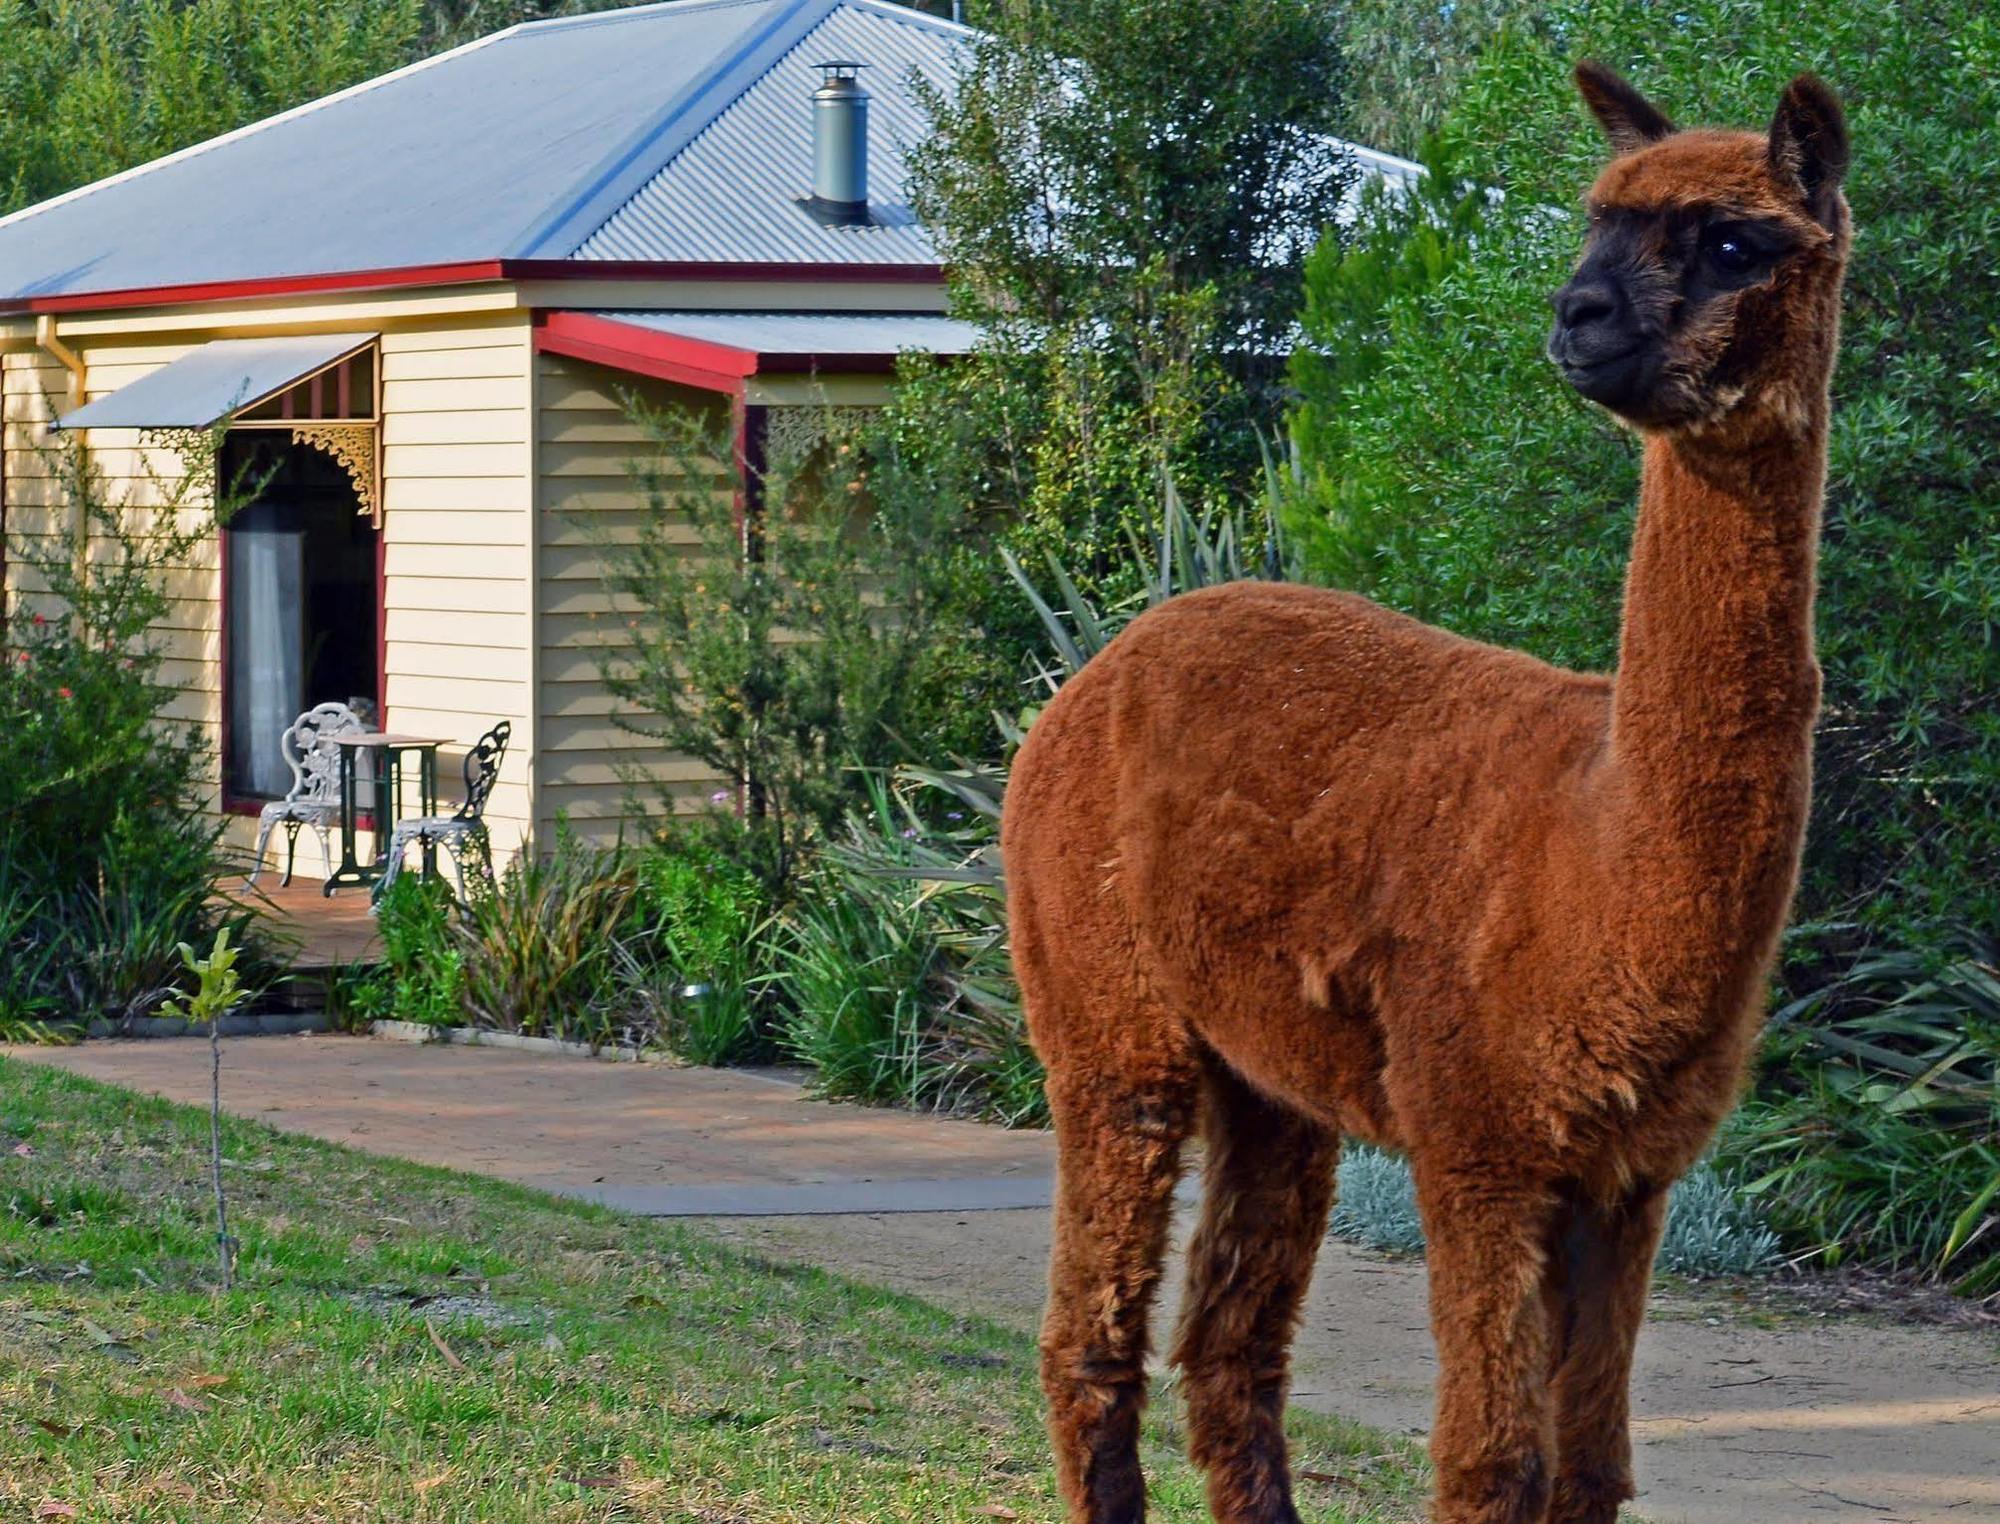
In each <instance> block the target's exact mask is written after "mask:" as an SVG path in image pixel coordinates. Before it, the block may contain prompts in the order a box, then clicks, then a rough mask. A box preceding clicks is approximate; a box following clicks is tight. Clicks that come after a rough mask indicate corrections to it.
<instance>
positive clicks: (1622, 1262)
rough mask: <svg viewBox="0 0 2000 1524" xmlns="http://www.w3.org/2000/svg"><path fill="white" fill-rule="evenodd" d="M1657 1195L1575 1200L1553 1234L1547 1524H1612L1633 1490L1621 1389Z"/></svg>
mask: <svg viewBox="0 0 2000 1524" xmlns="http://www.w3.org/2000/svg"><path fill="white" fill-rule="evenodd" d="M1666 1203H1667V1193H1666V1192H1665V1191H1664V1190H1662V1189H1660V1188H1658V1187H1656V1186H1646V1187H1642V1188H1641V1189H1638V1190H1635V1191H1633V1192H1632V1193H1631V1194H1630V1195H1628V1196H1626V1197H1624V1198H1623V1199H1621V1200H1618V1201H1614V1202H1610V1203H1608V1204H1607V1203H1599V1202H1591V1201H1585V1200H1578V1201H1575V1202H1573V1203H1571V1204H1570V1205H1569V1208H1568V1210H1567V1211H1566V1212H1565V1213H1564V1215H1563V1219H1562V1221H1561V1223H1560V1224H1559V1226H1558V1229H1557V1231H1556V1233H1555V1234H1554V1235H1553V1242H1552V1252H1551V1254H1550V1258H1549V1267H1548V1272H1547V1282H1548V1284H1547V1287H1546V1294H1545V1300H1546V1302H1547V1304H1548V1305H1549V1307H1550V1311H1551V1316H1552V1319H1553V1321H1554V1325H1555V1347H1554V1349H1553V1350H1552V1352H1551V1358H1552V1367H1551V1368H1552V1371H1553V1375H1552V1376H1551V1378H1550V1386H1551V1402H1552V1404H1553V1406H1554V1409H1555V1425H1556V1479H1555V1502H1554V1504H1553V1506H1552V1507H1551V1508H1550V1509H1549V1521H1550V1524H1612V1521H1613V1520H1615V1519H1616V1518H1617V1517H1618V1505H1619V1504H1620V1503H1622V1502H1624V1501H1625V1500H1626V1499H1627V1498H1630V1497H1631V1496H1632V1495H1633V1490H1634V1489H1633V1485H1632V1436H1631V1426H1630V1411H1629V1399H1628V1392H1629V1389H1630V1386H1631V1381H1632V1347H1633V1345H1634V1344H1635V1343H1636V1342H1637V1340H1638V1337H1639V1325H1640V1323H1641V1322H1642V1321H1643V1320H1644V1318H1645V1315H1646V1290H1647V1287H1648V1285H1649V1284H1650V1283H1651V1280H1652V1270H1653V1255H1654V1254H1655V1252H1657V1250H1658V1249H1659V1244H1660V1231H1661V1229H1662V1227H1663V1226H1664V1224H1665V1222H1666Z"/></svg>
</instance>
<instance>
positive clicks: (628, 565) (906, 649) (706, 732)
mask: <svg viewBox="0 0 2000 1524" xmlns="http://www.w3.org/2000/svg"><path fill="white" fill-rule="evenodd" d="M641 416H642V417H643V418H644V420H645V422H646V423H647V425H648V428H649V431H650V433H651V435H652V437H653V440H654V442H655V445H656V450H655V453H654V455H653V457H652V458H651V459H649V460H647V461H645V462H643V463H642V464H641V465H640V467H639V480H640V485H641V487H642V488H643V491H644V496H645V508H644V510H643V512H642V515H641V522H640V524H639V526H638V529H637V532H636V534H635V535H633V536H632V537H631V538H630V539H628V540H624V541H616V542H610V543H607V544H606V546H605V557H606V574H605V582H606V585H607V586H608V587H609V588H610V589H611V591H612V592H613V593H614V594H615V595H616V597H617V598H618V600H619V602H620V606H621V607H622V608H624V609H625V610H627V611H628V613H627V618H626V630H625V643H624V644H622V645H620V646H608V647H607V648H606V651H605V655H604V658H603V662H602V672H603V675H604V679H605V683H606V685H607V686H608V687H609V688H610V690H611V692H612V694H613V695H614V697H616V698H618V699H619V700H621V701H622V703H623V707H622V708H621V709H620V710H618V711H617V712H616V713H615V714H614V716H613V718H614V720H615V721H616V723H617V724H619V725H620V726H621V727H623V728H624V729H626V730H629V731H631V732H632V733H634V734H635V735H640V736H644V737H646V738H647V739H649V740H652V741H655V742H657V743H658V744H659V745H661V746H662V747H665V748H667V749H669V750H671V751H676V752H680V753H683V754H685V755H687V756H689V757H693V758H695V759H696V760H698V761H701V762H704V763H706V764H707V765H708V766H709V767H711V768H712V769H714V770H715V772H716V773H717V774H718V775H720V777H722V778H723V779H726V780H729V781H728V782H727V783H726V784H725V785H724V787H723V788H722V789H721V790H719V791H718V794H717V795H716V797H715V798H714V799H712V801H711V803H713V804H714V805H716V806H718V811H717V813H718V814H719V815H721V816H722V817H724V818H740V821H741V824H742V826H743V828H744V829H743V832H742V834H741V835H739V836H735V837H732V838H731V841H732V846H733V847H734V849H736V850H737V851H738V852H739V853H740V855H741V856H742V857H743V859H744V860H745V861H746V862H747V863H748V865H749V866H751V867H752V868H753V869H754V870H755V871H756V872H757V874H758V875H759V877H760V879H761V880H762V881H763V887H764V890H765V893H766V896H767V899H768V901H769V902H770V903H772V904H774V905H783V904H785V903H786V901H787V899H788V897H789V894H790V891H791V886H792V880H793V875H794V873H795V871H796V869H797V867H798V865H799V861H800V854H801V852H802V850H803V849H804V848H805V847H806V846H807V845H808V844H810V843H811V842H813V841H814V840H816V839H820V838H823V837H824V836H825V834H826V833H827V832H829V831H831V830H833V829H835V828H836V827H838V826H839V824H840V822H841V820H842V817H843V816H844V814H845V813H846V810H847V809H848V807H849V805H850V804H851V803H852V802H853V801H854V800H855V798H856V797H857V796H858V792H859V789H860V780H859V777H858V775H857V773H856V771H855V770H856V769H857V768H871V767H873V768H880V767H885V766H887V765H889V764H890V763H892V762H896V761H900V760H903V759H904V758H905V757H906V756H907V745H908V742H907V739H906V738H907V735H908V734H909V733H910V732H911V731H912V730H913V729H914V727H913V726H912V724H911V723H910V722H911V721H912V719H913V718H917V717H920V716H921V715H922V714H923V713H924V712H925V706H926V704H927V702H928V700H927V698H926V686H927V680H928V678H929V676H930V675H931V674H933V673H934V672H935V668H934V667H933V665H932V661H931V652H932V645H933V636H934V633H935V632H936V631H937V628H938V625H939V623H940V618H939V611H940V607H941V599H940V595H939V592H938V589H939V588H940V587H944V586H947V585H948V583H949V579H948V578H947V577H945V576H943V575H941V574H940V573H939V572H938V571H937V569H936V567H935V566H934V565H933V564H932V549H931V547H933V546H940V545H942V546H946V547H948V546H949V545H950V543H951V535H950V532H949V530H950V526H949V524H948V523H945V524H936V523H933V522H932V519H931V515H932V513H933V511H934V510H933V504H932V503H931V501H930V499H929V498H928V497H926V496H925V495H923V494H921V493H916V494H907V495H906V494H903V493H901V492H899V491H898V490H897V479H896V478H895V476H894V473H893V471H891V470H888V469H884V468H881V467H879V466H871V467H870V468H869V472H868V475H867V476H866V477H864V475H863V474H862V469H861V467H860V464H859V462H860V455H859V452H858V450H857V449H856V447H855V445H854V444H853V442H852V441H850V440H846V439H842V438H838V437H834V438H830V439H829V440H828V441H827V442H826V443H825V444H824V445H822V446H820V447H818V448H816V449H815V450H814V451H813V452H812V453H811V454H810V455H809V456H808V457H807V458H804V459H793V460H781V461H776V462H774V463H773V465H772V467H771V469H769V470H768V471H765V472H762V473H759V474H757V475H755V476H753V477H751V478H750V479H748V480H747V481H746V479H745V477H744V475H743V474H742V473H741V472H740V471H739V470H737V469H735V468H733V467H731V466H729V465H727V464H725V463H726V462H728V461H730V459H731V447H730V445H729V442H728V441H727V440H726V439H723V438H718V437H716V436H715V435H713V434H712V433H711V432H710V424H709V422H708V420H706V419H703V418H701V417H699V416H696V415H692V414H677V413H644V412H642V413H641ZM870 489H872V490H870ZM632 781H633V782H634V783H635V785H637V786H638V787H639V789H640V790H641V791H642V793H643V792H644V791H647V790H652V789H655V788H656V787H658V785H656V784H654V783H653V781H652V780H651V779H650V777H648V776H647V775H645V774H644V773H643V771H641V772H640V773H639V774H637V775H635V777H634V779H633V780H632ZM667 792H668V794H669V795H671V789H670V788H669V789H668V790H667ZM664 802H665V803H666V804H667V806H668V808H669V810H670V811H671V809H672V806H673V801H672V799H671V797H669V798H667V799H666V800H665V801H664Z"/></svg>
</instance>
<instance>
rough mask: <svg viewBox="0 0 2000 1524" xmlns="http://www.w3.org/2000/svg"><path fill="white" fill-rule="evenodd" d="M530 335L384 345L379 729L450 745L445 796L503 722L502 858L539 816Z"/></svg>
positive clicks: (498, 821)
mask: <svg viewBox="0 0 2000 1524" xmlns="http://www.w3.org/2000/svg"><path fill="white" fill-rule="evenodd" d="M529 337H530V327H529V323H528V319H527V314H525V313H522V312H518V311H517V312H511V313H506V314H495V315H492V316H489V317H482V318H474V319H468V320H464V321H459V322H439V323H434V324H428V325H411V326H399V327H395V328H391V329H388V330H386V331H385V332H384V333H383V335H382V535H383V547H384V563H385V578H384V581H385V586H384V589H383V605H384V607H383V627H384V630H385V633H386V637H387V651H386V665H387V668H388V672H387V677H388V686H387V692H386V694H385V695H384V702H385V706H386V714H387V723H388V725H389V726H390V728H391V729H394V730H399V731H405V732H410V733H414V734H418V735H433V736H441V737H445V738H447V740H448V741H449V742H450V743H451V744H450V745H449V746H447V748H446V749H445V750H444V751H443V752H441V753H440V762H439V769H440V773H441V775H442V776H441V780H440V781H441V783H442V784H443V787H444V791H445V794H446V797H447V801H449V800H450V799H451V798H454V797H456V796H457V795H458V794H459V792H460V791H461V788H462V784H461V781H460V778H461V774H460V771H459V770H460V767H461V766H462V763H463V759H464V754H465V748H466V746H468V745H469V744H470V743H471V742H472V741H473V740H475V739H476V738H477V737H478V736H479V735H480V734H481V733H482V732H484V731H485V730H487V729H488V728H489V727H490V726H492V725H493V724H494V723H495V722H497V721H499V720H507V721H509V722H510V723H511V724H512V726H513V736H512V739H511V740H510V741H509V743H508V749H507V755H506V758H505V759H504V761H503V762H502V764H501V769H500V783H499V786H498V787H497V788H496V789H495V790H494V794H493V798H492V801H491V802H490V803H489V804H488V806H487V819H488V822H489V824H490V826H491V829H492V832H493V845H494V849H495V851H496V853H497V854H499V855H500V856H501V857H503V858H504V857H507V856H511V855H512V854H513V853H515V852H516V851H518V850H519V849H520V848H521V846H522V845H523V844H524V843H525V842H526V840H527V838H528V836H529V835H530V832H531V827H532V822H533V819H534V808H533V804H532V802H531V801H532V794H533V785H532V780H533V777H534V766H533V762H534V755H535V745H536V734H535V722H534V712H533V703H532V695H533V691H534V670H533V661H532V655H531V649H530V644H529V630H530V625H531V619H530V610H531V607H532V602H531V589H532V586H533V575H534V559H533V554H532V551H531V549H530V547H531V544H532V519H533V503H532V494H531V492H530V487H529V481H530V478H529V465H530V455H531V449H530V444H529V422H530V409H529V387H530V374H531V367H532V364H533V354H532V351H531V348H530V344H529Z"/></svg>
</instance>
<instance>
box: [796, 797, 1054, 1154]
mask: <svg viewBox="0 0 2000 1524" xmlns="http://www.w3.org/2000/svg"><path fill="white" fill-rule="evenodd" d="M932 787H943V788H946V789H947V791H948V793H949V794H950V796H951V803H952V804H955V805H958V806H959V807H957V808H951V807H942V808H939V809H936V810H932V811H929V812H926V810H925V808H924V806H925V805H926V804H927V803H929V802H930V799H931V797H932V796H930V795H929V794H928V793H927V791H928V790H929V789H930V788H932ZM871 793H872V798H871V803H870V808H869V809H868V811H867V812H865V813H857V814H856V815H855V816H854V817H853V818H852V819H851V820H850V822H849V827H848V837H847V840H846V842H845V843H844V844H843V845H842V846H841V847H839V848H838V849H836V850H834V851H832V852H830V853H828V854H826V855H825V856H824V857H823V858H822V860H821V863H820V867H819V873H818V877H817V880H816V883H815V889H816V890H817V892H816V893H814V894H813V895H811V896H810V897H808V898H806V899H804V900H803V901H802V903H801V905H800V906H799V908H798V910H797V911H795V912H794V913H793V914H792V915H791V916H789V917H788V918H787V920H786V924H785V926H784V934H783V938H782V941H781V943H780V950H779V953H778V958H777V967H776V969H775V971H774V972H775V977H776V978H777V979H778V980H780V981H782V985H783V988H784V990H785V993H786V995H787V997H788V999H789V1001H790V1005H791V1008H792V1011H791V1015H790V1016H789V1018H788V1019H787V1022H786V1028H785V1043H786V1047H787V1049H788V1050H789V1051H790V1052H791V1053H792V1054H793V1055H794V1056H796V1057H798V1058H800V1059H801V1060H803V1061H805V1062H807V1063H809V1064H811V1065H812V1066H813V1067H814V1069H815V1070H816V1071H817V1083H818V1084H819V1085H820V1086H821V1088H822V1089H824V1090H825V1091H826V1092H827V1093H828V1094H831V1095H840V1096H847V1097H851V1098H854V1099H858V1100H869V1101H879V1102H889V1103H896V1104H901V1105H914V1106H925V1107H932V1108H936V1109H941V1110H951V1111H959V1112H977V1113H979V1114H981V1115H983V1116H986V1117H988V1118H990V1119H992V1120H994V1121H998V1122H1001V1123H1004V1124H1005V1125H1008V1126H1038V1125H1042V1124H1044V1123H1045V1122H1046V1121H1047V1117H1048V1110H1047V1105H1046V1103H1045V1101H1044V1098H1043V1095H1042V1069H1041V1064H1040V1062H1039V1061H1038V1060H1037V1059H1036V1058H1035V1055H1034V1053H1033V1051H1032V1050H1031V1049H1030V1048H1029V1046H1028V1042H1027V1034H1026V1031H1025V1029H1024V1027H1023V1024H1022V1021H1021V1015H1020V1000H1019V997H1018V994H1017V993H1016V991H1015V988H1014V984H1013V979H1012V974H1011V971H1010V970H1009V968H1008V966H1007V958H1006V906H1005V901H1004V899H1003V897H1002V896H1001V894H1000V892H999V887H998V884H997V882H996V881H994V880H993V879H992V878H991V877H989V876H988V875H987V874H986V873H984V872H983V871H981V866H982V865H983V864H984V863H985V862H987V861H988V860H990V858H991V856H992V851H993V848H992V844H991V829H992V820H993V818H994V813H995V812H996V811H997V809H998V797H997V795H989V794H986V793H985V792H983V791H980V790H978V789H977V787H976V786H974V788H973V791H972V796H971V797H972V798H974V799H977V800H978V801H979V802H980V803H979V807H977V808H974V807H973V806H972V805H970V804H968V803H967V801H966V799H965V798H963V797H958V796H957V795H956V794H955V793H953V792H951V790H950V785H949V784H948V783H947V782H946V780H945V779H944V778H943V777H941V776H936V775H933V776H926V777H922V778H919V777H915V776H910V777H906V778H905V779H903V780H902V782H901V784H900V785H899V786H898V787H897V788H895V789H893V790H892V789H890V788H888V787H887V786H885V785H883V784H882V783H880V782H879V781H878V782H875V783H874V784H873V786H872V790H871ZM968 821H970V822H971V823H970V824H967V822H968Z"/></svg>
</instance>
